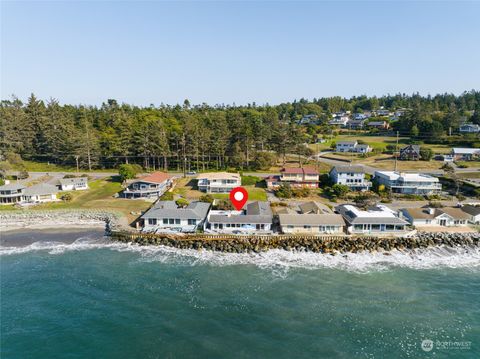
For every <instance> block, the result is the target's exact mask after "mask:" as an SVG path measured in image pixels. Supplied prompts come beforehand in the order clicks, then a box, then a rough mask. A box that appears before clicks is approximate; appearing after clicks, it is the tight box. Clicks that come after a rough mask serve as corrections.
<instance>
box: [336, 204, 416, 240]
mask: <svg viewBox="0 0 480 359" xmlns="http://www.w3.org/2000/svg"><path fill="white" fill-rule="evenodd" d="M335 211H336V212H338V213H339V214H341V215H342V217H343V219H344V220H345V222H346V225H347V232H348V233H351V234H392V235H397V234H405V233H406V232H407V231H408V222H407V221H405V220H404V219H402V218H400V217H399V216H398V214H397V212H396V211H394V210H392V209H390V208H388V207H387V206H385V205H380V204H379V205H376V206H374V207H371V208H369V209H367V210H363V209H360V208H358V207H356V206H353V205H350V204H342V205H340V206H337V207H335Z"/></svg>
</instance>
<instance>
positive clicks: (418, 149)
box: [400, 145, 420, 153]
mask: <svg viewBox="0 0 480 359" xmlns="http://www.w3.org/2000/svg"><path fill="white" fill-rule="evenodd" d="M407 148H412V149H413V150H414V151H415V152H417V153H420V145H407V146H405V147H403V148H401V149H400V152H402V151H405V150H406V149H407Z"/></svg>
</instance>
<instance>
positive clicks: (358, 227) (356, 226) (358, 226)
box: [353, 224, 363, 231]
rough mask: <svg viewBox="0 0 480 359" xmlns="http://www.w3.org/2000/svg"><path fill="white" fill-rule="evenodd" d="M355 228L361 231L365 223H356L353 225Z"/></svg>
mask: <svg viewBox="0 0 480 359" xmlns="http://www.w3.org/2000/svg"><path fill="white" fill-rule="evenodd" d="M353 229H355V230H356V231H361V230H363V224H356V225H354V226H353Z"/></svg>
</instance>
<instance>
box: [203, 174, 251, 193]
mask: <svg viewBox="0 0 480 359" xmlns="http://www.w3.org/2000/svg"><path fill="white" fill-rule="evenodd" d="M197 180H198V189H199V190H200V191H202V192H207V193H229V192H230V191H231V190H232V189H234V188H235V187H238V186H241V185H242V179H241V177H240V175H239V174H238V173H228V172H211V173H202V174H200V175H198V176H197Z"/></svg>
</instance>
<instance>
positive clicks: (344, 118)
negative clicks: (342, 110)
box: [328, 115, 350, 127]
mask: <svg viewBox="0 0 480 359" xmlns="http://www.w3.org/2000/svg"><path fill="white" fill-rule="evenodd" d="M349 119H350V117H349V116H348V115H338V116H335V117H334V118H332V119H331V120H330V121H328V124H329V125H331V126H340V127H345V126H346V125H347V122H348V120H349Z"/></svg>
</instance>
